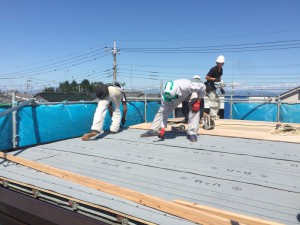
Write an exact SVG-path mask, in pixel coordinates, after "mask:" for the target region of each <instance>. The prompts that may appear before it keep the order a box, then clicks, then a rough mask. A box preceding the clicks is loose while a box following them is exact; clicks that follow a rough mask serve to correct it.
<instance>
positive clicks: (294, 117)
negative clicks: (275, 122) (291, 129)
mask: <svg viewBox="0 0 300 225" xmlns="http://www.w3.org/2000/svg"><path fill="white" fill-rule="evenodd" d="M280 121H281V122H285V123H300V104H281V106H280Z"/></svg>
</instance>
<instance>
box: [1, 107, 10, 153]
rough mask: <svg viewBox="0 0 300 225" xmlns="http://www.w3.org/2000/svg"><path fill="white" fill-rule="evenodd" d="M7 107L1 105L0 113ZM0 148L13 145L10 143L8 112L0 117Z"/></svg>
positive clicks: (7, 147) (4, 148)
mask: <svg viewBox="0 0 300 225" xmlns="http://www.w3.org/2000/svg"><path fill="white" fill-rule="evenodd" d="M6 109H7V107H1V108H0V113H1V112H4V111H5V110H6ZM0 134H1V141H0V150H7V149H11V148H12V147H13V145H12V116H11V114H8V115H6V116H3V117H1V118H0Z"/></svg>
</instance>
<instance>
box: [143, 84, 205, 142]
mask: <svg viewBox="0 0 300 225" xmlns="http://www.w3.org/2000/svg"><path fill="white" fill-rule="evenodd" d="M204 95H205V85H204V84H203V83H201V82H193V81H191V80H186V79H180V80H174V81H168V82H167V83H166V84H165V85H164V90H163V95H162V101H161V107H160V108H159V110H158V112H157V114H156V116H155V118H154V120H153V122H152V125H151V129H150V130H148V131H147V132H146V133H144V134H142V135H141V137H149V136H159V137H164V134H165V128H167V120H168V117H169V115H170V114H171V113H172V112H173V110H174V109H175V108H176V107H177V106H178V105H179V104H180V103H182V102H183V101H188V102H189V107H190V109H191V110H190V112H189V121H188V125H189V126H188V130H187V135H188V139H189V140H190V141H192V142H195V141H197V131H198V128H199V119H200V117H199V109H200V101H201V100H202V99H203V98H204ZM160 128H161V130H160Z"/></svg>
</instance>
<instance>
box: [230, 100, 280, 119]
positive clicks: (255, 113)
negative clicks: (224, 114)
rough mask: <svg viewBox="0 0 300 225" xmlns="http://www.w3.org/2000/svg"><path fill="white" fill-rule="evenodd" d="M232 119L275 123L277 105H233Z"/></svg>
mask: <svg viewBox="0 0 300 225" xmlns="http://www.w3.org/2000/svg"><path fill="white" fill-rule="evenodd" d="M232 119H237V120H258V121H270V122H276V120H277V105H276V104H275V103H274V104H270V103H234V104H233V105H232Z"/></svg>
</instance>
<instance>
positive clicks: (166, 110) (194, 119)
mask: <svg viewBox="0 0 300 225" xmlns="http://www.w3.org/2000/svg"><path fill="white" fill-rule="evenodd" d="M191 98H193V97H192V96H191V95H189V96H188V97H182V96H179V98H177V99H175V100H173V101H172V102H165V101H163V100H162V104H161V107H160V108H159V110H158V112H157V113H156V115H155V118H154V120H153V122H152V124H151V130H153V131H157V132H159V129H160V128H161V125H162V121H163V126H164V127H165V128H167V120H168V117H169V115H170V114H171V113H172V112H173V110H175V108H176V107H177V106H178V105H179V104H180V103H182V102H183V101H190V100H191ZM201 101H203V99H202V100H201ZM189 107H190V112H189V122H188V130H187V134H188V135H197V132H198V129H199V120H200V116H199V113H200V112H199V111H198V112H197V113H194V112H192V110H191V105H190V104H189Z"/></svg>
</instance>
